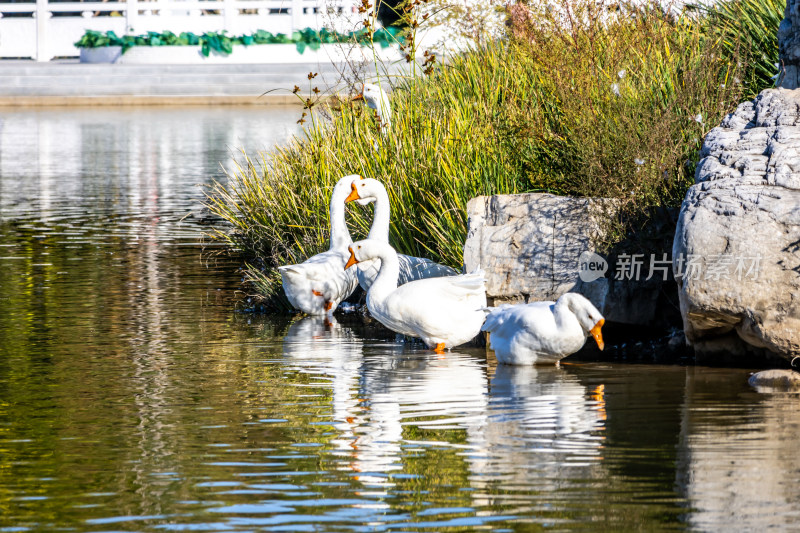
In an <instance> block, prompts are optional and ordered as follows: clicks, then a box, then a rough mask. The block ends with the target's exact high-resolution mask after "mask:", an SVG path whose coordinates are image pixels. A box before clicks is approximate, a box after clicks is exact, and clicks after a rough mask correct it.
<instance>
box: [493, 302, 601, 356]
mask: <svg viewBox="0 0 800 533" xmlns="http://www.w3.org/2000/svg"><path fill="white" fill-rule="evenodd" d="M604 323H605V319H604V318H603V315H601V314H600V311H598V310H597V308H596V307H595V306H594V305H592V303H591V302H590V301H589V300H587V299H586V298H584V297H583V296H581V295H580V294H576V293H571V292H568V293H567V294H564V295H562V296H561V297H560V298H559V299H558V301H556V302H534V303H530V304H527V305H526V304H519V305H503V306H500V307H497V308H491V309H490V311H489V316H488V317H487V318H486V323H485V324H484V325H483V327H482V328H481V330H482V331H488V332H489V343H490V345H491V348H492V349H493V350H494V353H495V355H496V356H497V362H498V363H503V364H507V365H534V364H548V363H549V364H553V363H558V362H559V361H560V360H561V359H563V358H564V357H566V356H568V355H570V354H573V353H575V352H577V351H578V350H580V349H581V347H583V345H584V343H585V342H586V338H587V336H588V335H589V334H591V335H592V336H593V337H594V340H595V341H596V342H597V346H598V347H599V348H600V349H601V350H602V349H603V347H604V344H603V335H602V333H601V331H600V328H602V327H603V324H604Z"/></svg>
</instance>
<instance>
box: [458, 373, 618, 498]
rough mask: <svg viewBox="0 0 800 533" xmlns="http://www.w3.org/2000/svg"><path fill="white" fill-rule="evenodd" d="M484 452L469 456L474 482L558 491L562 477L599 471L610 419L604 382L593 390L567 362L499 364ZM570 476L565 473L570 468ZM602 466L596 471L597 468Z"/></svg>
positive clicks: (479, 445)
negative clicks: (578, 470)
mask: <svg viewBox="0 0 800 533" xmlns="http://www.w3.org/2000/svg"><path fill="white" fill-rule="evenodd" d="M489 392H490V405H489V413H488V417H487V418H486V423H485V425H484V426H483V427H482V428H481V432H480V436H481V438H482V441H481V442H477V441H476V442H474V444H475V446H476V448H481V449H483V450H484V452H483V453H481V454H476V455H474V456H470V457H469V461H470V465H471V466H470V467H471V470H472V472H473V474H474V475H473V484H474V485H473V486H474V487H476V488H481V487H488V486H489V483H491V482H496V481H497V480H498V479H500V480H502V481H503V482H504V483H506V484H507V485H506V486H507V487H509V488H511V487H514V486H527V487H529V486H530V485H531V484H536V485H537V488H539V489H542V490H555V489H556V488H558V487H560V486H561V485H562V482H561V479H563V478H569V479H574V474H575V471H574V469H575V468H583V469H586V470H587V471H586V473H585V474H586V477H585V479H589V478H591V477H594V475H600V472H599V470H598V469H599V468H600V466H599V465H600V462H599V461H598V459H599V458H600V457H601V453H602V446H603V435H602V433H601V430H602V429H603V428H604V421H605V419H606V413H605V401H604V397H603V387H602V386H600V387H597V388H596V389H593V390H590V389H588V388H587V387H585V386H584V385H582V384H581V383H580V381H579V380H578V378H577V377H576V376H575V375H573V374H572V373H570V371H568V370H566V369H564V368H563V367H534V366H524V367H519V366H508V365H499V366H498V367H497V368H496V370H495V373H494V376H493V377H492V380H491V385H490V389H489ZM567 468H569V469H571V470H570V476H566V475H562V474H563V473H564V472H565V469H567ZM595 470H597V471H595Z"/></svg>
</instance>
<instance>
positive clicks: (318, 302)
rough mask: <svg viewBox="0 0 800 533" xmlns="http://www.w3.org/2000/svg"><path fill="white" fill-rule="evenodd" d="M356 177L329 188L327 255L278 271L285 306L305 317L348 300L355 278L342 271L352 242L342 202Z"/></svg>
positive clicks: (356, 283) (322, 313)
mask: <svg viewBox="0 0 800 533" xmlns="http://www.w3.org/2000/svg"><path fill="white" fill-rule="evenodd" d="M358 178H359V176H358V175H357V174H352V175H350V176H345V177H344V178H342V179H340V180H339V181H338V182H337V183H336V185H335V186H334V188H333V193H332V194H331V203H330V217H331V236H330V248H329V249H328V251H327V252H322V253H320V254H317V255H315V256H313V257H310V258H309V259H307V260H305V261H304V262H302V263H300V264H297V265H286V266H281V267H278V270H279V271H280V273H281V279H282V280H283V291H284V292H285V293H286V298H287V299H288V300H289V303H291V304H292V306H293V307H294V308H296V309H299V310H300V311H303V312H304V313H308V314H309V315H327V314H330V313H332V312H333V310H334V309H336V306H337V305H339V303H340V302H341V301H342V300H344V299H345V298H347V297H348V296H350V295H351V294H352V293H353V291H354V290H355V288H356V285H358V278H357V277H356V276H355V274H354V273H353V272H349V271H346V270H345V268H344V265H345V263H347V259H348V258H349V257H350V252H349V251H348V250H347V247H348V246H349V245H350V243H351V242H353V240H352V239H351V238H350V232H349V231H348V229H347V224H346V223H345V221H344V210H345V207H344V204H345V198H347V195H348V194H349V193H350V191H351V190H352V188H351V183H352V182H353V181H354V180H356V179H358Z"/></svg>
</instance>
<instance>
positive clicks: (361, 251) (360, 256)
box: [344, 239, 394, 270]
mask: <svg viewBox="0 0 800 533" xmlns="http://www.w3.org/2000/svg"><path fill="white" fill-rule="evenodd" d="M348 250H349V251H350V259H348V260H347V263H346V264H345V265H344V268H345V270H347V269H348V268H350V267H351V266H353V265H355V264H357V263H360V262H362V261H369V260H370V259H377V258H380V257H381V256H385V255H386V254H388V253H390V251H391V253H394V248H392V247H391V245H389V244H388V243H385V242H380V241H375V240H372V239H364V240H363V241H356V242H354V243H353V244H351V245H350V248H348Z"/></svg>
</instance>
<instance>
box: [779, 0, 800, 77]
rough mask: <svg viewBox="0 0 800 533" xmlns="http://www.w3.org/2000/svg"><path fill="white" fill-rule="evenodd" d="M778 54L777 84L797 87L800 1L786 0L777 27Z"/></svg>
mask: <svg viewBox="0 0 800 533" xmlns="http://www.w3.org/2000/svg"><path fill="white" fill-rule="evenodd" d="M778 55H779V56H780V58H781V77H780V79H779V81H778V86H779V87H783V88H785V89H797V88H798V87H800V2H798V1H797V0H787V2H786V9H785V10H784V12H783V20H782V21H781V24H780V26H779V27H778Z"/></svg>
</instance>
